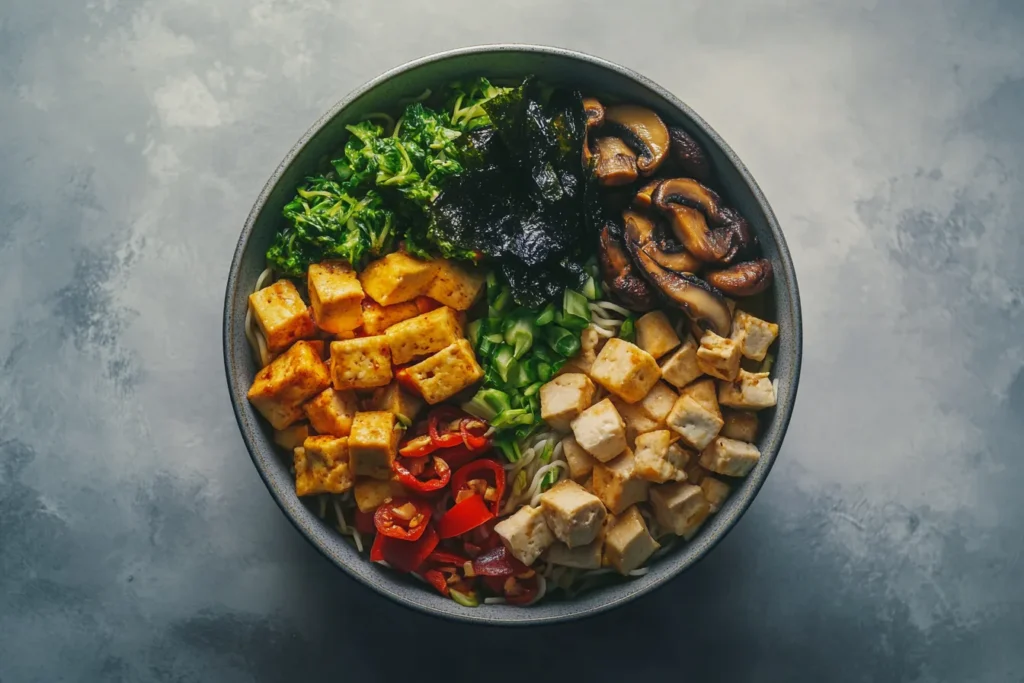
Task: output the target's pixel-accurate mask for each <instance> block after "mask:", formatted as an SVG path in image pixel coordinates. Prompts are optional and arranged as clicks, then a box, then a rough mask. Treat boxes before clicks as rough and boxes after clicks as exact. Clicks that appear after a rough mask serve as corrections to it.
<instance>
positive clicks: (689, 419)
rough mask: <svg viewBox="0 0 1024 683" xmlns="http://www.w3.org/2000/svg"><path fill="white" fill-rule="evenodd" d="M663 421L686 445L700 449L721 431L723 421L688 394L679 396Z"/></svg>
mask: <svg viewBox="0 0 1024 683" xmlns="http://www.w3.org/2000/svg"><path fill="white" fill-rule="evenodd" d="M665 423H666V424H667V425H668V427H669V429H671V430H672V431H674V432H676V433H677V434H679V436H681V437H683V441H684V442H686V444H687V445H688V446H690V447H691V448H694V449H696V450H701V449H702V448H704V447H705V446H707V445H708V444H709V443H711V441H712V440H713V439H714V438H715V437H716V436H718V433H719V432H720V431H722V425H723V421H722V418H721V417H719V416H718V415H717V414H716V413H713V412H711V411H710V410H708V409H707V408H706V407H705V406H703V405H701V404H700V403H698V402H697V401H696V400H694V399H693V398H692V397H690V396H680V397H679V400H678V401H676V404H675V405H674V406H672V412H670V413H669V414H668V418H666V420H665Z"/></svg>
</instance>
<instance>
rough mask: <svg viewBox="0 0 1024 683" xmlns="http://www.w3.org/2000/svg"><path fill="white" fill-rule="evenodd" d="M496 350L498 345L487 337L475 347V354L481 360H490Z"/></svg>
mask: <svg viewBox="0 0 1024 683" xmlns="http://www.w3.org/2000/svg"><path fill="white" fill-rule="evenodd" d="M499 343H500V342H499ZM496 348H498V344H496V343H494V342H493V341H492V340H491V338H490V337H489V336H487V337H482V338H481V339H480V343H479V344H478V345H477V347H476V352H477V353H478V354H479V355H480V357H481V358H490V357H491V354H493V353H494V350H495V349H496Z"/></svg>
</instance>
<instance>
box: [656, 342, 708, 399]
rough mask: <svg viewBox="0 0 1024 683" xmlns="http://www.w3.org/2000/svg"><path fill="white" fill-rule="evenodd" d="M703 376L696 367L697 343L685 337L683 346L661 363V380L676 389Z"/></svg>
mask: <svg viewBox="0 0 1024 683" xmlns="http://www.w3.org/2000/svg"><path fill="white" fill-rule="evenodd" d="M703 374H704V371H703V370H701V369H700V367H698V366H697V342H695V341H694V340H693V337H689V336H688V337H687V338H686V341H684V342H683V345H682V346H680V347H679V348H678V349H676V350H675V351H674V352H673V353H672V355H670V356H669V357H668V358H667V359H666V360H664V361H662V363H661V378H662V379H664V380H665V381H666V382H668V383H669V384H671V385H672V386H674V387H675V388H677V389H682V388H683V387H685V386H686V385H687V384H689V383H690V382H692V381H693V380H695V379H697V378H698V377H700V376H701V375H703Z"/></svg>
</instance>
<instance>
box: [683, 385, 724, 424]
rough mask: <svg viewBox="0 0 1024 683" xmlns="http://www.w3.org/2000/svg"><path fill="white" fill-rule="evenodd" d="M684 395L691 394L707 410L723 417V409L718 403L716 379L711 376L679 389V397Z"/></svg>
mask: <svg viewBox="0 0 1024 683" xmlns="http://www.w3.org/2000/svg"><path fill="white" fill-rule="evenodd" d="M683 396H689V397H690V398H692V399H693V400H694V401H696V402H697V403H699V404H700V405H702V406H704V408H705V409H706V410H710V411H711V412H712V413H714V414H715V415H717V416H718V417H722V409H721V407H720V406H719V405H718V390H717V389H716V387H715V380H713V379H711V378H710V377H706V378H704V379H701V380H697V381H696V382H693V383H691V384H687V385H686V386H685V387H683V388H682V389H681V390H680V391H679V397H680V398H682V397H683Z"/></svg>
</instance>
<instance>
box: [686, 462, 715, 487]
mask: <svg viewBox="0 0 1024 683" xmlns="http://www.w3.org/2000/svg"><path fill="white" fill-rule="evenodd" d="M709 476H711V475H710V473H709V472H708V471H707V470H706V469H704V468H703V467H701V466H700V458H699V457H698V458H691V459H690V461H689V462H688V463H686V481H688V482H689V483H691V484H695V485H697V486H700V484H701V483H702V482H703V481H704V480H705V479H707V478H708V477H709Z"/></svg>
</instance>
